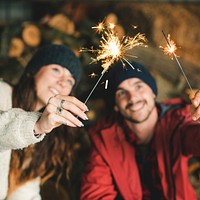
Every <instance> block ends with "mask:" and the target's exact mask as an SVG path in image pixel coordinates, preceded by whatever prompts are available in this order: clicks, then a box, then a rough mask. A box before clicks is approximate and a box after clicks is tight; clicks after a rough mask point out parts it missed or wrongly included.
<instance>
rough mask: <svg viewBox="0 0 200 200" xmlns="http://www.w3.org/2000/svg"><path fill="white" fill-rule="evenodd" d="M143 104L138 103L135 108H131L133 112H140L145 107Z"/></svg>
mask: <svg viewBox="0 0 200 200" xmlns="http://www.w3.org/2000/svg"><path fill="white" fill-rule="evenodd" d="M143 105H144V104H143V103H142V102H138V103H136V104H134V105H133V106H131V110H132V111H137V110H140V109H141V108H142V107H143Z"/></svg>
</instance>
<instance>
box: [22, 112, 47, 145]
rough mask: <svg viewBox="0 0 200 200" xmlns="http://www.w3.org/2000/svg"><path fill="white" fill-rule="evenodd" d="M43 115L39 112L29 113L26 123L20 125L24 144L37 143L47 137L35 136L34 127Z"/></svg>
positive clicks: (43, 135)
mask: <svg viewBox="0 0 200 200" xmlns="http://www.w3.org/2000/svg"><path fill="white" fill-rule="evenodd" d="M40 116H41V113H39V112H28V114H27V117H26V123H22V124H21V125H20V131H21V133H22V135H21V136H22V138H21V139H22V141H23V140H24V144H30V143H33V144H34V143H36V142H39V141H41V140H43V138H44V137H45V134H40V137H36V136H35V135H34V127H35V123H36V122H37V120H38V119H39V118H40Z"/></svg>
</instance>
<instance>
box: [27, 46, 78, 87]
mask: <svg viewBox="0 0 200 200" xmlns="http://www.w3.org/2000/svg"><path fill="white" fill-rule="evenodd" d="M50 64H58V65H61V66H62V67H64V68H66V69H68V70H69V71H70V73H71V74H72V76H73V77H74V79H75V81H76V85H77V84H78V82H79V80H80V75H81V64H80V60H79V59H78V58H77V57H76V55H75V54H74V53H73V51H72V50H71V49H70V48H68V47H67V46H65V45H59V44H48V45H44V46H42V47H41V48H39V49H38V50H37V51H36V53H35V54H34V55H33V57H32V58H31V60H30V61H29V63H28V65H27V67H26V69H25V73H26V74H28V73H34V72H37V71H38V70H39V69H40V68H41V67H43V66H45V65H50Z"/></svg>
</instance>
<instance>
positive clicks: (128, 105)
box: [125, 100, 142, 109]
mask: <svg viewBox="0 0 200 200" xmlns="http://www.w3.org/2000/svg"><path fill="white" fill-rule="evenodd" d="M140 102H142V100H139V101H136V102H132V101H131V102H129V103H128V104H127V105H126V107H125V108H126V109H129V108H130V107H132V106H133V105H134V104H137V103H140Z"/></svg>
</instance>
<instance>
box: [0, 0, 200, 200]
mask: <svg viewBox="0 0 200 200" xmlns="http://www.w3.org/2000/svg"><path fill="white" fill-rule="evenodd" d="M101 21H105V22H106V23H110V22H111V23H114V24H116V28H115V30H116V32H117V33H118V34H119V36H124V35H128V36H130V37H134V36H135V35H136V34H137V33H141V34H145V36H146V38H147V40H148V41H147V45H148V47H147V48H144V47H136V48H133V49H132V50H131V51H130V54H132V55H134V56H136V57H137V58H135V61H137V62H139V63H141V64H144V65H145V66H146V67H148V68H149V69H150V70H151V71H152V73H153V74H154V76H155V78H156V80H157V83H158V91H159V95H158V100H166V99H168V98H174V97H182V98H185V99H186V100H188V101H189V100H190V98H191V96H190V95H191V89H190V88H189V86H188V84H187V82H186V80H185V78H184V76H183V74H182V72H181V70H180V68H179V66H178V65H177V62H176V61H175V60H172V59H171V58H170V57H169V55H166V54H164V53H163V51H162V49H161V48H160V46H166V40H165V38H164V35H163V33H162V31H164V32H165V33H166V34H170V36H171V39H172V40H173V41H175V43H176V45H177V47H178V49H177V52H176V55H177V57H178V60H179V61H180V63H181V66H182V67H183V70H184V72H185V74H186V76H187V78H188V81H189V83H190V84H191V87H192V89H193V90H196V89H198V88H200V81H199V75H200V62H199V57H200V1H198V0H191V1H189V0H188V1H187V0H171V1H170V0H162V1H161V0H157V1H153V0H146V1H143V0H140V1H136V0H132V1H131V0H129V1H128V0H123V1H122V0H121V1H119V0H118V1H117V0H112V1H111V0H110V1H104V0H93V1H89V0H88V1H84V0H82V1H74V0H73V1H72V0H71V1H59V0H43V1H42V0H41V1H39V0H34V1H30V0H29V1H28V0H26V1H25V0H24V1H17V0H16V1H14V0H13V1H7V0H1V1H0V78H1V79H4V80H5V81H7V82H9V83H11V84H15V83H16V82H17V81H18V79H19V77H20V75H21V73H22V72H23V70H24V69H25V67H26V64H27V62H28V61H29V59H30V58H31V56H32V55H33V53H34V52H35V50H36V49H37V48H38V47H39V46H41V45H44V44H48V43H56V44H66V45H68V46H70V47H71V48H72V49H73V50H74V52H75V53H76V55H77V56H78V57H79V58H80V59H81V62H82V67H83V76H82V80H81V83H80V84H79V86H78V88H77V96H78V98H79V99H80V100H82V101H84V100H85V99H86V98H87V96H88V94H89V93H90V91H91V90H92V88H93V87H94V85H95V83H96V82H97V80H98V79H99V77H100V75H101V72H102V70H103V69H102V67H101V63H92V64H91V57H95V55H94V54H91V53H90V52H88V51H84V52H80V49H81V48H89V49H90V48H92V47H93V48H94V49H97V48H99V41H100V39H101V36H100V35H99V34H97V33H96V32H95V30H94V29H92V27H94V26H96V25H97V24H98V23H99V22H101ZM108 73H109V72H108ZM105 81H106V74H105V77H103V78H102V79H101V81H100V83H99V84H98V86H97V87H96V89H95V90H94V92H93V94H92V95H91V97H90V99H89V101H88V102H87V104H88V107H89V109H90V111H89V113H88V115H89V118H90V120H89V122H88V124H87V126H88V127H89V126H90V125H92V124H93V123H95V122H96V121H97V120H98V119H99V118H100V117H101V116H102V115H103V114H104V109H105V101H104V99H103V98H102V96H103V94H104V92H105ZM199 166H200V163H199V159H198V158H195V159H193V160H191V163H190V168H189V169H190V172H189V175H190V176H191V181H192V184H193V186H194V187H195V189H196V191H197V193H199V191H198V188H199V185H200V184H199V169H200V167H199ZM49 187H51V184H50V185H48V187H47V188H49ZM61 190H62V188H61ZM44 191H45V190H44ZM61 193H62V192H61ZM45 195H46V193H44V196H45ZM65 195H66V194H65ZM198 195H199V194H198ZM51 197H52V196H51ZM46 199H50V197H46ZM59 199H67V198H66V196H65V198H62V197H59Z"/></svg>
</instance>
